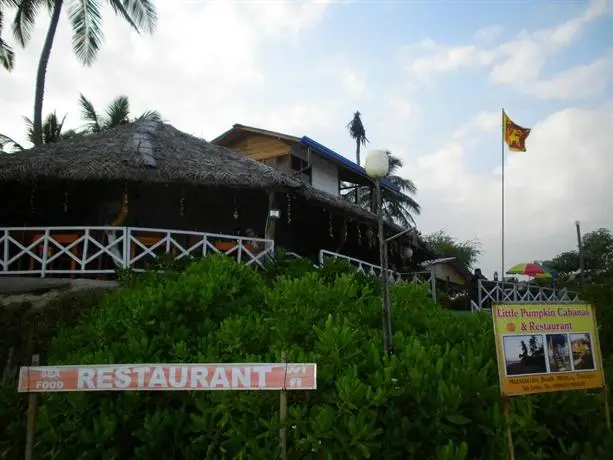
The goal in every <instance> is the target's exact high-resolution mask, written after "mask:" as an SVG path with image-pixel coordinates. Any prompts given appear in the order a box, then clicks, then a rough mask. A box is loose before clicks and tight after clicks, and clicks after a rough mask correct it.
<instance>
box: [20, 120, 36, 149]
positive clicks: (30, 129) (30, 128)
mask: <svg viewBox="0 0 613 460" xmlns="http://www.w3.org/2000/svg"><path fill="white" fill-rule="evenodd" d="M23 121H24V123H25V124H26V135H27V136H28V140H29V141H30V142H32V144H33V143H34V122H33V121H32V120H31V119H29V118H28V117H23Z"/></svg>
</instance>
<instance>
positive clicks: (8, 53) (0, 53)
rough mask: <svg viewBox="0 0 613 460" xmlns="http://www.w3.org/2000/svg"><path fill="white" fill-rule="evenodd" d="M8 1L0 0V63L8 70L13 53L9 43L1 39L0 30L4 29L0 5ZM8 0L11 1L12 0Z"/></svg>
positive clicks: (11, 63)
mask: <svg viewBox="0 0 613 460" xmlns="http://www.w3.org/2000/svg"><path fill="white" fill-rule="evenodd" d="M8 1H9V0H0V65H2V67H4V68H5V69H6V70H8V71H9V72H10V71H11V70H13V66H14V65H15V53H14V51H13V48H11V47H10V45H9V44H8V43H6V42H5V41H4V40H3V39H2V32H3V29H4V13H3V11H2V8H1V7H2V5H4V4H5V3H6V2H8ZM10 1H11V2H12V0H10ZM3 2H4V3H3Z"/></svg>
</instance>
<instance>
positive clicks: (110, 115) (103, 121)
mask: <svg viewBox="0 0 613 460" xmlns="http://www.w3.org/2000/svg"><path fill="white" fill-rule="evenodd" d="M79 105H80V106H81V117H82V118H83V120H84V121H85V122H86V124H85V127H84V130H83V132H85V133H88V134H96V133H100V132H102V131H106V130H107V129H110V128H114V127H115V126H119V125H123V124H125V123H130V122H132V121H137V120H151V121H161V120H162V117H161V115H160V114H159V113H158V112H157V111H155V110H148V111H146V112H144V113H142V114H141V115H139V116H138V117H136V118H133V119H132V118H130V101H129V100H128V97H127V96H117V97H116V98H115V99H113V100H112V101H111V102H110V103H109V104H108V105H107V107H106V110H105V114H99V113H98V112H96V110H95V108H94V105H93V104H92V103H91V102H90V101H89V100H88V99H87V98H86V97H85V96H83V95H82V94H81V95H80V96H79Z"/></svg>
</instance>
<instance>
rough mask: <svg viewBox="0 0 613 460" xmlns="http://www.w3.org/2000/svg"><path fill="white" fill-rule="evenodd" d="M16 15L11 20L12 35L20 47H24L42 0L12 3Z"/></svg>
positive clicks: (21, 0) (23, 0) (25, 0)
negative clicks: (15, 9)
mask: <svg viewBox="0 0 613 460" xmlns="http://www.w3.org/2000/svg"><path fill="white" fill-rule="evenodd" d="M15 4H16V6H17V13H16V14H15V19H14V20H13V34H14V35H15V38H16V39H17V41H18V42H19V44H20V45H21V46H26V44H27V43H28V41H29V40H30V36H31V35H32V28H33V27H34V22H35V21H36V15H37V14H38V12H39V10H40V6H41V5H42V0H20V1H18V2H14V5H15Z"/></svg>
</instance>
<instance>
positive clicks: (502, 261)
mask: <svg viewBox="0 0 613 460" xmlns="http://www.w3.org/2000/svg"><path fill="white" fill-rule="evenodd" d="M504 136H505V123H504V109H502V136H501V140H502V142H501V145H500V161H501V165H502V194H501V195H502V196H501V198H502V206H501V211H502V216H501V217H502V218H501V225H502V227H501V248H500V251H501V262H500V263H501V266H500V268H501V270H500V278H499V279H500V280H501V281H504V272H505V269H504Z"/></svg>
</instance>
